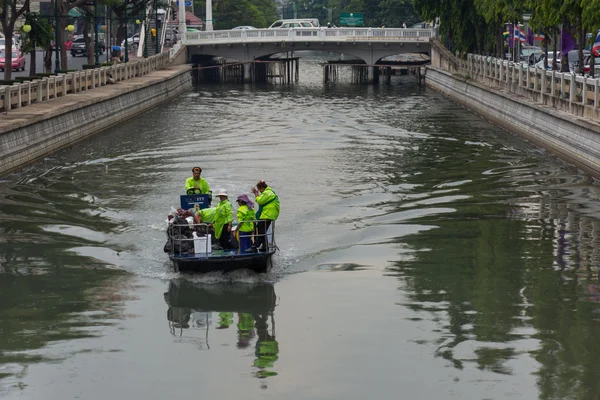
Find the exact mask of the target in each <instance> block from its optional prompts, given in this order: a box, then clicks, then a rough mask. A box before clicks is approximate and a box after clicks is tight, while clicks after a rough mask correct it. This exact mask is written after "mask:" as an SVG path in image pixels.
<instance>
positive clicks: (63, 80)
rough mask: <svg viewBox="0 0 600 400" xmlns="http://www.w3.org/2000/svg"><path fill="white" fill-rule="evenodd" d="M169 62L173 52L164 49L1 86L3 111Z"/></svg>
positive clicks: (122, 78)
mask: <svg viewBox="0 0 600 400" xmlns="http://www.w3.org/2000/svg"><path fill="white" fill-rule="evenodd" d="M169 62H170V54H169V52H164V53H160V54H157V55H155V56H152V57H148V58H146V59H143V60H139V61H133V62H129V63H125V64H117V65H112V66H109V67H101V68H95V69H88V70H83V71H77V72H69V73H66V74H58V75H56V76H50V77H47V78H41V79H35V80H32V81H30V82H25V83H21V84H16V85H6V86H0V111H4V112H6V111H10V110H11V109H14V108H20V107H25V106H28V105H31V104H35V103H41V102H44V101H48V100H52V99H56V98H59V97H64V96H66V95H69V94H72V93H79V92H83V91H88V90H93V89H96V88H99V87H102V86H105V85H107V84H109V83H116V82H119V81H124V80H128V79H133V78H135V77H138V76H143V75H147V74H149V73H150V72H153V71H156V70H159V69H164V68H165V67H166V66H167V65H168V64H169ZM32 79H33V78H32Z"/></svg>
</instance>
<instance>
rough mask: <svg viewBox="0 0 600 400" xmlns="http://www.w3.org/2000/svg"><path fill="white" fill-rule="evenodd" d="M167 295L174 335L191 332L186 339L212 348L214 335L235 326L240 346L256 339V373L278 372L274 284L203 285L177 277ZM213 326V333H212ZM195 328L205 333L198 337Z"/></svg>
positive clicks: (203, 347) (248, 344)
mask: <svg viewBox="0 0 600 400" xmlns="http://www.w3.org/2000/svg"><path fill="white" fill-rule="evenodd" d="M164 296H165V301H166V302H167V304H168V306H169V308H168V310H167V320H168V321H169V329H170V331H171V334H172V335H173V336H175V337H177V338H185V337H186V336H187V335H186V333H187V334H189V337H190V339H189V340H183V341H193V342H195V343H196V344H197V345H198V348H200V349H203V350H210V340H209V336H210V335H211V334H215V333H216V334H218V332H219V330H224V329H229V328H231V327H233V326H235V328H236V329H237V342H236V346H237V348H238V349H241V350H243V349H246V348H249V347H250V346H251V345H252V343H253V342H254V355H255V358H254V363H253V365H254V367H256V368H257V371H256V372H255V376H256V377H258V378H266V377H269V376H275V375H277V372H275V370H274V366H275V362H276V361H277V359H278V358H279V343H278V342H277V340H276V338H275V319H274V315H273V312H274V310H275V305H276V297H275V289H274V287H273V285H272V284H270V283H260V284H243V283H240V284H234V283H225V284H202V283H193V282H190V281H187V280H185V279H173V280H171V281H170V282H169V289H168V291H167V292H166V293H165V294H164ZM213 320H215V321H216V322H215V323H214V324H213V323H212V321H213ZM235 321H237V323H236V322H235ZM211 325H212V326H213V329H214V332H213V333H209V332H210V330H211ZM192 329H196V330H198V331H201V332H202V335H201V336H200V337H194V336H193V333H190V331H191V330H192Z"/></svg>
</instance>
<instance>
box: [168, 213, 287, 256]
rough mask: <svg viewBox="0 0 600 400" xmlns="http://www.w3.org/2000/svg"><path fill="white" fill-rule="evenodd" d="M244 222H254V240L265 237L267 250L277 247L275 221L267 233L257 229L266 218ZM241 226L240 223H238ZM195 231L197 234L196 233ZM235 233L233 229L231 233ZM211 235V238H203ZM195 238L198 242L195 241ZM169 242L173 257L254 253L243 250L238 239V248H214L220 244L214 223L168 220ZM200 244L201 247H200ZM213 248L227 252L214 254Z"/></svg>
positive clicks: (170, 252)
mask: <svg viewBox="0 0 600 400" xmlns="http://www.w3.org/2000/svg"><path fill="white" fill-rule="evenodd" d="M242 222H253V223H254V227H255V229H254V232H253V233H252V242H253V243H256V240H257V238H258V237H261V236H262V237H264V238H265V246H266V248H265V251H266V252H271V251H274V250H275V249H277V244H276V243H275V221H271V224H270V226H269V229H268V230H267V232H266V233H264V234H262V235H259V234H258V230H257V224H259V223H265V220H253V221H242ZM238 226H239V225H238ZM194 233H195V234H196V235H194ZM233 234H234V231H233V230H232V232H231V235H233ZM207 237H210V238H211V239H210V240H207V239H203V238H207ZM195 240H198V242H196V243H194V241H195ZM167 241H168V242H167V243H168V244H170V249H169V251H168V253H169V254H170V255H171V256H173V257H179V256H185V257H202V258H206V257H210V256H223V255H231V254H230V253H231V252H237V253H238V254H246V255H249V254H253V253H248V252H242V251H241V250H242V249H241V243H240V241H239V240H238V241H237V242H238V246H237V249H236V248H233V249H222V248H217V249H213V246H214V245H216V244H218V242H219V241H218V239H215V237H214V229H213V225H212V224H209V223H185V224H176V223H171V222H168V228H167ZM198 246H200V248H198ZM213 250H215V251H217V250H225V252H228V253H227V254H223V253H218V254H214V253H213Z"/></svg>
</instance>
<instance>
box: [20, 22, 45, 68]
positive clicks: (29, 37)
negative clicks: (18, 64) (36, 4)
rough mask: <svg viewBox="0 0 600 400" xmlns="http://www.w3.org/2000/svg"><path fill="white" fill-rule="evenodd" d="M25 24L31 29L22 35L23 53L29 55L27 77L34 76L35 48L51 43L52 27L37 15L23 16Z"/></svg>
mask: <svg viewBox="0 0 600 400" xmlns="http://www.w3.org/2000/svg"><path fill="white" fill-rule="evenodd" d="M25 24H27V25H29V26H30V27H31V30H30V31H29V32H27V33H24V34H23V46H22V47H21V49H22V51H23V53H25V54H27V53H28V54H30V60H29V76H35V75H36V73H37V71H36V62H37V59H36V58H37V57H36V48H37V46H44V47H45V46H46V44H47V43H50V42H51V41H52V26H50V24H49V23H48V20H47V18H45V17H42V16H41V15H40V14H38V13H27V14H25Z"/></svg>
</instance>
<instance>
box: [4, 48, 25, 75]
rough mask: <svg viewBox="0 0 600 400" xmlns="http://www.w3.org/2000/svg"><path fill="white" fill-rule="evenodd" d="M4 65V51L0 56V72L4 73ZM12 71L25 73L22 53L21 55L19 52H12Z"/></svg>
mask: <svg viewBox="0 0 600 400" xmlns="http://www.w3.org/2000/svg"><path fill="white" fill-rule="evenodd" d="M4 65H5V58H4V51H2V54H1V55H0V71H4V68H5V67H4ZM11 65H12V69H14V70H16V71H19V70H21V71H25V56H24V55H23V53H21V52H20V51H13V52H12V63H11Z"/></svg>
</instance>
